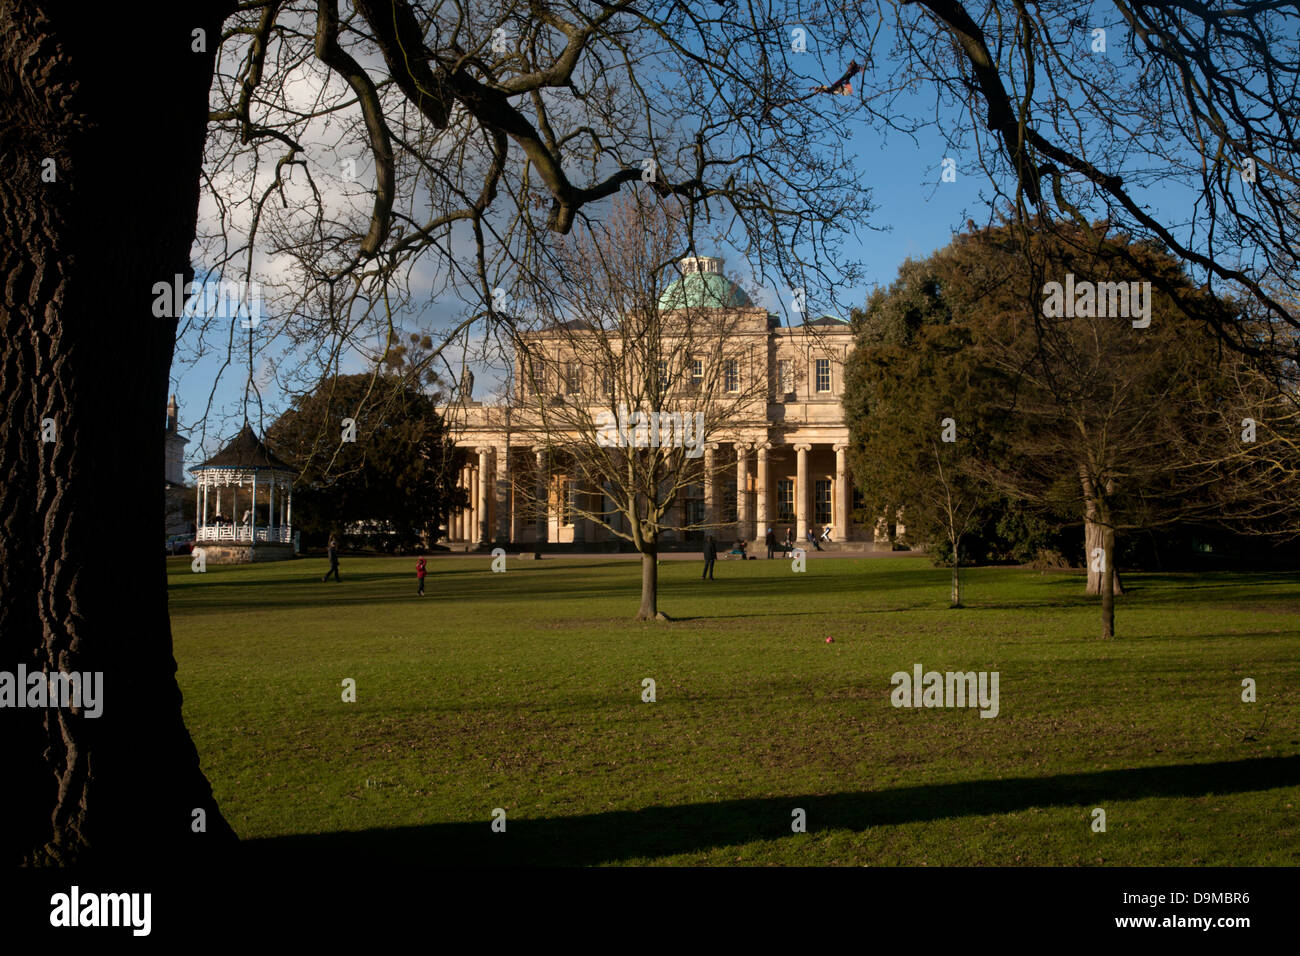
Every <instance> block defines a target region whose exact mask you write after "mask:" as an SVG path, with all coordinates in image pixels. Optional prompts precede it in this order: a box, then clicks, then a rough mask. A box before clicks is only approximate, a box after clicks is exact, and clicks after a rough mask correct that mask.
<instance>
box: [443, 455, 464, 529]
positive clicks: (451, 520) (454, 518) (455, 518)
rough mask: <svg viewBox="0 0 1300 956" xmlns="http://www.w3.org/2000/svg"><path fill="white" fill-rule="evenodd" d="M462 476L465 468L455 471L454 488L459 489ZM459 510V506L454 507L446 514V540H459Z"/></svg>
mask: <svg viewBox="0 0 1300 956" xmlns="http://www.w3.org/2000/svg"><path fill="white" fill-rule="evenodd" d="M464 476H465V469H464V468H462V469H461V470H460V471H459V472H457V473H456V490H457V491H459V490H460V484H461V481H462V480H463V478H464ZM461 510H462V509H460V508H456V509H454V510H453V511H452V512H451V514H449V515H447V540H448V541H459V540H460V513H461Z"/></svg>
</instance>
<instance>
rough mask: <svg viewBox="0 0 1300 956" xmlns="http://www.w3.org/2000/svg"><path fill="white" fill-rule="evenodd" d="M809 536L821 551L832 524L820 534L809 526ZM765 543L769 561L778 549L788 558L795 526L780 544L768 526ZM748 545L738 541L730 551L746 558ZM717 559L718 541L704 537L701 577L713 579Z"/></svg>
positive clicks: (829, 535)
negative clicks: (702, 571)
mask: <svg viewBox="0 0 1300 956" xmlns="http://www.w3.org/2000/svg"><path fill="white" fill-rule="evenodd" d="M807 537H808V543H809V544H810V545H812V546H813V547H814V548H816V549H817V550H818V551H820V550H822V546H821V542H822V541H826V542H829V541H830V540H831V526H830V525H827V526H826V527H825V528H823V529H822V533H821V534H820V535H819V534H817V533H816V532H815V531H814V530H813V529H812V528H809V529H808V535H807ZM763 543H764V544H765V545H766V546H767V557H768V560H769V561H770V560H772V558H774V557H775V556H776V552H777V551H780V552H782V555H781V556H782V557H787V558H788V557H789V556H790V552H791V551H793V550H794V528H786V529H785V540H784V541H782V542H781V543H780V544H779V545H778V544H777V541H776V533H775V532H774V531H773V530H772V529H771V528H768V529H767V536H766V537H765V538H764V539H763ZM748 547H749V542H747V541H744V540H741V541H737V542H736V543H735V545H733V546H732V549H731V551H730V552H729V553H730V554H733V555H735V556H737V557H740V558H744V557H745V556H746V554H747V549H748ZM717 560H718V543H717V542H716V541H714V540H713V535H709V536H708V537H706V538H705V539H704V573H703V574H701V575H700V578H701V579H704V578H708V579H709V580H710V581H712V580H713V565H714V562H716V561H717Z"/></svg>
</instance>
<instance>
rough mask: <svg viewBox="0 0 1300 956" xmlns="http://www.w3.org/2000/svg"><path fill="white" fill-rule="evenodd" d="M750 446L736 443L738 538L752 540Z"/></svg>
mask: <svg viewBox="0 0 1300 956" xmlns="http://www.w3.org/2000/svg"><path fill="white" fill-rule="evenodd" d="M748 489H749V445H748V444H747V443H745V442H736V536H737V537H739V538H744V539H745V540H751V539H750V535H749V532H750V531H751V530H752V529H753V524H752V522H751V520H750V517H749V490H748Z"/></svg>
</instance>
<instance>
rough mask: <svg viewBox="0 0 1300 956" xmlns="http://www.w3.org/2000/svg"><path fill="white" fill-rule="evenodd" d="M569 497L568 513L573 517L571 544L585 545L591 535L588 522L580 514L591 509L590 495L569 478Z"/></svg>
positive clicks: (574, 479) (572, 478) (575, 480)
mask: <svg viewBox="0 0 1300 956" xmlns="http://www.w3.org/2000/svg"><path fill="white" fill-rule="evenodd" d="M575 471H576V469H575ZM569 497H570V498H571V499H572V500H573V510H572V511H571V512H570V514H571V516H572V517H573V543H574V544H586V543H587V542H588V541H589V540H590V538H591V535H590V534H589V532H590V530H591V522H590V521H588V520H587V519H586V517H585V516H584V515H582V514H581V513H580V512H582V511H586V510H588V509H589V508H590V507H591V495H590V494H589V493H588V492H587V489H586V488H585V487H584V486H583V485H581V484H580V483H579V482H578V481H577V479H576V478H574V477H570V478H569Z"/></svg>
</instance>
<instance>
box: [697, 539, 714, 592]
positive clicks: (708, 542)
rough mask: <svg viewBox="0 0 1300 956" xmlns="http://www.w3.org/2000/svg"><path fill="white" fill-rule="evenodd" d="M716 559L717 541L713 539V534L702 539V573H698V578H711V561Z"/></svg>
mask: <svg viewBox="0 0 1300 956" xmlns="http://www.w3.org/2000/svg"><path fill="white" fill-rule="evenodd" d="M717 560H718V543H717V542H716V541H714V540H713V535H709V536H708V537H707V538H705V539H704V573H703V574H701V575H700V580H701V581H703V580H704V579H705V578H708V579H709V580H710V581H712V580H713V563H714V562H715V561H717Z"/></svg>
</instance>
